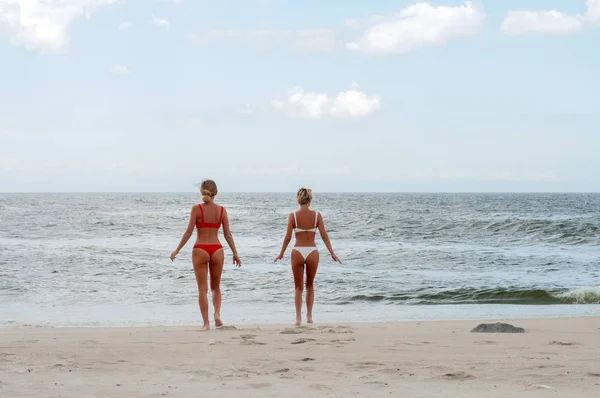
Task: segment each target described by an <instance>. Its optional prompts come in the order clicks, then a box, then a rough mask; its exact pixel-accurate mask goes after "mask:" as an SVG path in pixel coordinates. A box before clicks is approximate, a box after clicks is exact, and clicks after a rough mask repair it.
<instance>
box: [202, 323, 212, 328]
mask: <svg viewBox="0 0 600 398" xmlns="http://www.w3.org/2000/svg"><path fill="white" fill-rule="evenodd" d="M200 330H210V324H209V323H205V324H204V325H202V327H201V328H200Z"/></svg>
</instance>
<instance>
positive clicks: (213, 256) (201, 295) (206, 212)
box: [171, 180, 242, 330]
mask: <svg viewBox="0 0 600 398" xmlns="http://www.w3.org/2000/svg"><path fill="white" fill-rule="evenodd" d="M200 192H202V201H203V202H204V203H202V204H199V205H194V206H193V207H192V211H191V213H190V222H189V224H188V227H187V229H186V230H185V233H184V234H183V237H182V238H181V242H179V246H177V249H175V251H174V252H173V253H171V261H174V260H175V257H177V254H179V251H180V250H181V249H182V248H183V247H184V246H185V244H186V243H187V242H188V240H189V239H190V238H191V236H192V234H193V232H194V227H196V230H197V238H196V243H195V244H194V249H193V250H192V263H193V264H194V274H196V283H197V284H198V303H199V305H200V313H201V314H202V320H203V321H204V325H203V326H202V330H208V329H210V322H209V321H208V297H207V295H208V283H207V276H208V273H209V272H210V290H211V292H212V298H213V306H214V307H215V325H216V326H217V327H221V326H223V322H221V289H220V282H221V273H222V272H223V262H224V261H225V256H224V254H223V246H221V243H220V242H219V237H218V232H219V228H220V227H221V225H223V235H224V236H225V240H226V241H227V243H228V244H229V247H230V248H231V251H232V252H233V264H235V265H236V266H238V267H240V266H241V265H242V262H241V260H240V258H239V257H238V254H237V250H236V249H235V243H234V242H233V236H232V235H231V230H230V229H229V219H228V218H227V210H225V208H224V207H223V206H219V205H218V204H216V203H215V201H214V197H215V196H216V195H217V184H216V183H215V182H214V181H212V180H205V181H203V182H202V185H200Z"/></svg>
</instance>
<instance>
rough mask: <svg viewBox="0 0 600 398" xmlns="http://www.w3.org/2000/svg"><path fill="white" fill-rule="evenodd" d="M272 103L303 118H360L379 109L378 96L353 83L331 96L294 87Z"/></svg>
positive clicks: (278, 108)
mask: <svg viewBox="0 0 600 398" xmlns="http://www.w3.org/2000/svg"><path fill="white" fill-rule="evenodd" d="M272 105H273V107H274V108H275V109H277V110H280V111H284V112H286V113H288V114H290V115H292V116H299V117H305V118H320V117H334V118H360V117H365V116H368V115H370V114H371V113H373V112H374V111H376V110H377V109H379V108H380V107H381V101H380V99H379V97H378V96H370V95H367V94H366V93H365V92H363V91H361V90H360V87H359V86H358V85H357V84H356V83H354V84H353V85H352V88H351V89H350V90H348V91H342V92H340V93H339V94H338V95H337V96H335V97H331V98H330V97H329V96H328V95H327V94H324V93H317V92H305V91H304V90H303V89H302V88H301V87H294V88H293V89H291V90H290V91H289V92H288V95H287V98H286V99H285V100H274V101H272Z"/></svg>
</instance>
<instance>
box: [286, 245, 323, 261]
mask: <svg viewBox="0 0 600 398" xmlns="http://www.w3.org/2000/svg"><path fill="white" fill-rule="evenodd" d="M292 250H296V251H297V252H298V253H300V254H301V255H302V257H304V260H306V259H307V258H308V255H309V254H310V253H312V252H314V251H316V250H317V246H294V248H293V249H292Z"/></svg>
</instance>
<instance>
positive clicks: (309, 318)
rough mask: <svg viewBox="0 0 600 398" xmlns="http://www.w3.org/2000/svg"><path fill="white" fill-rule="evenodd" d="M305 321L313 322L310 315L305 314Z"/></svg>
mask: <svg viewBox="0 0 600 398" xmlns="http://www.w3.org/2000/svg"><path fill="white" fill-rule="evenodd" d="M306 322H308V323H313V320H312V315H307V316H306Z"/></svg>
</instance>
